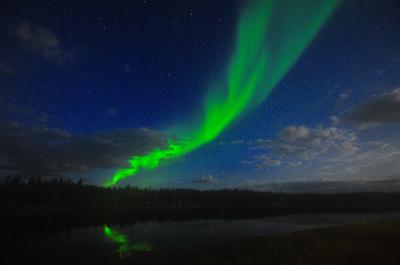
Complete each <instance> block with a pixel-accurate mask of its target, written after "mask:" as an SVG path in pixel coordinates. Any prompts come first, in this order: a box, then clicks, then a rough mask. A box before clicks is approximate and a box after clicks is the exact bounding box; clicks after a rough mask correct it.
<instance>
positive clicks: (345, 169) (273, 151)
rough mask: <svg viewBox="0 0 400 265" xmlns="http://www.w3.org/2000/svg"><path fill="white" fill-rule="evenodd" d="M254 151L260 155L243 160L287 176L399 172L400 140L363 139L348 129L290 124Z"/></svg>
mask: <svg viewBox="0 0 400 265" xmlns="http://www.w3.org/2000/svg"><path fill="white" fill-rule="evenodd" d="M254 145H255V146H254ZM251 150H252V151H253V152H258V154H257V155H254V156H253V159H252V160H251V161H243V162H244V163H247V164H250V165H252V166H253V168H254V169H256V170H262V169H266V168H271V167H277V168H278V169H280V170H281V171H280V174H284V175H285V174H286V176H287V174H288V172H290V173H291V174H294V175H295V177H302V178H308V179H313V178H314V179H315V178H317V179H325V180H338V179H346V178H347V179H374V178H377V179H382V178H383V177H387V176H389V175H396V174H399V173H400V164H399V163H398V161H400V146H399V144H398V143H396V142H390V143H389V142H385V141H383V140H380V141H372V140H367V139H362V138H359V137H358V135H357V134H356V131H353V130H351V129H346V128H339V127H324V126H321V125H319V126H317V127H315V128H312V127H306V126H288V127H285V128H283V129H282V130H281V131H280V132H279V133H278V137H277V138H276V139H272V140H271V139H258V140H257V141H255V143H253V147H252V148H251ZM285 170H286V171H285ZM290 170H291V171H290Z"/></svg>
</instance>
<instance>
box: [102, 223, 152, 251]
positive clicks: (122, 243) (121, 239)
mask: <svg viewBox="0 0 400 265" xmlns="http://www.w3.org/2000/svg"><path fill="white" fill-rule="evenodd" d="M104 235H105V236H106V237H107V238H109V239H110V240H111V241H113V242H115V243H118V244H119V248H118V253H119V254H120V255H124V254H127V253H129V252H131V251H140V252H143V251H151V246H150V245H149V244H147V243H144V242H139V243H135V244H132V245H130V244H129V241H128V238H127V236H126V235H123V234H120V233H118V232H117V231H115V230H113V229H111V228H110V227H109V226H107V225H105V226H104Z"/></svg>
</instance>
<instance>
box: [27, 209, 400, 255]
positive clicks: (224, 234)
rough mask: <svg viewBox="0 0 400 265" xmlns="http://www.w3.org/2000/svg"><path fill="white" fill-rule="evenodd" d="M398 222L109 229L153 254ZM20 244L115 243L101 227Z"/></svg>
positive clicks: (310, 219) (303, 220) (287, 219)
mask: <svg viewBox="0 0 400 265" xmlns="http://www.w3.org/2000/svg"><path fill="white" fill-rule="evenodd" d="M391 220H400V212H390V213H374V214H321V215H315V214H306V215H288V216H279V217H268V218H261V219H254V220H231V221H226V220H192V221H183V222H146V223H134V224H131V225H126V226H112V225H110V226H109V227H110V228H111V229H112V230H113V231H116V232H117V233H118V234H121V235H123V236H124V237H125V239H126V240H127V241H128V242H129V244H130V245H134V244H138V243H139V244H143V243H145V244H147V245H149V246H150V247H151V249H152V250H153V251H171V250H172V251H173V250H184V249H188V248H190V249H193V248H201V247H202V246H213V245H216V246H217V245H221V244H224V243H225V242H228V241H230V240H233V239H243V238H251V237H257V236H267V235H273V234H279V233H290V232H296V231H302V230H307V229H312V228H321V227H330V226H336V225H343V224H350V223H355V222H380V221H391ZM23 245H24V246H26V247H29V246H36V247H38V246H40V248H41V249H46V248H52V249H68V248H71V247H73V248H78V249H82V248H87V247H88V246H95V245H96V246H102V247H101V249H107V251H117V250H118V246H119V244H118V243H117V242H115V241H112V240H111V239H110V238H109V237H107V236H106V235H105V234H104V227H103V226H93V227H87V228H77V229H71V230H70V231H69V232H68V233H67V232H61V233H58V234H53V235H41V236H37V235H31V236H29V237H27V238H24V239H23Z"/></svg>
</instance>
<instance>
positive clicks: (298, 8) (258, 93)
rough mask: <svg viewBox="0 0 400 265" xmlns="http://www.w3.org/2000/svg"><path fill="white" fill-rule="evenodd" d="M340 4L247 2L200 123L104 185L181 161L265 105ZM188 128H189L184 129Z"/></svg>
mask: <svg viewBox="0 0 400 265" xmlns="http://www.w3.org/2000/svg"><path fill="white" fill-rule="evenodd" d="M339 1H340V0H324V1H320V0H303V1H291V0H279V1H277V0H253V1H250V2H249V4H248V5H247V6H246V7H245V8H244V9H243V10H244V11H243V12H242V13H241V15H240V17H239V23H238V27H237V32H236V45H235V48H234V51H233V53H232V56H231V59H230V61H229V64H228V65H227V69H226V74H225V77H224V79H223V80H221V81H220V82H216V83H215V84H214V85H213V86H212V87H211V88H210V89H209V91H208V94H207V97H206V100H205V102H204V110H203V113H204V114H203V117H201V118H199V119H198V120H197V121H195V123H194V126H190V128H191V129H186V130H185V129H183V130H181V132H180V133H179V135H178V136H180V137H182V136H183V137H186V138H185V139H188V140H184V141H183V140H169V141H168V143H167V145H166V147H164V148H162V149H154V150H153V151H151V152H150V153H148V154H146V155H141V156H133V157H132V158H131V159H130V160H129V165H130V166H129V167H128V168H124V169H120V170H118V171H117V172H116V173H115V174H114V176H113V177H112V178H111V179H109V180H107V181H106V182H105V184H104V185H105V186H113V185H115V184H117V183H118V182H119V181H120V180H122V179H125V178H127V177H129V176H133V175H135V174H136V173H137V172H138V171H139V170H140V169H154V168H157V167H158V166H159V165H160V164H161V163H163V162H165V161H169V160H171V159H174V158H177V157H180V156H182V155H185V154H187V153H189V152H191V151H193V150H195V149H197V148H199V147H200V146H202V145H204V144H206V143H208V142H210V141H212V140H214V139H215V138H216V137H217V136H218V135H220V134H221V132H222V131H223V130H224V129H226V128H227V127H228V126H229V125H230V124H231V123H232V122H233V121H234V120H236V119H238V118H239V117H241V116H242V115H243V114H245V113H246V112H247V111H249V110H250V109H252V108H254V107H256V106H257V105H259V104H260V103H261V102H263V101H264V100H265V98H266V97H267V96H268V94H269V93H270V92H271V90H272V88H273V87H275V86H276V85H277V83H278V82H279V81H280V80H281V79H282V78H283V76H284V75H285V74H286V73H287V72H288V71H289V69H290V68H291V67H292V66H293V65H294V63H295V62H296V61H297V59H298V58H299V57H300V55H301V54H302V52H303V51H304V49H305V48H306V47H307V46H308V44H309V43H310V42H311V40H312V39H313V38H314V37H315V36H316V34H317V33H318V31H319V29H320V28H321V27H322V25H324V23H325V22H326V20H327V19H328V18H329V16H330V14H331V13H332V12H333V10H334V9H335V7H336V6H337V5H338V3H339ZM188 128H189V127H188Z"/></svg>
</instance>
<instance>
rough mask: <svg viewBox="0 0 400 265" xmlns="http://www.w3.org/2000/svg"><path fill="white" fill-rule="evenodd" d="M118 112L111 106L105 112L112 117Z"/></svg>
mask: <svg viewBox="0 0 400 265" xmlns="http://www.w3.org/2000/svg"><path fill="white" fill-rule="evenodd" d="M117 114H118V110H116V109H114V108H111V109H109V110H107V112H106V117H112V116H115V115H117Z"/></svg>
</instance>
